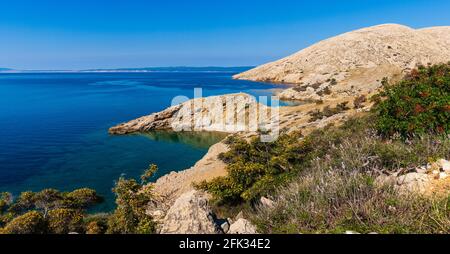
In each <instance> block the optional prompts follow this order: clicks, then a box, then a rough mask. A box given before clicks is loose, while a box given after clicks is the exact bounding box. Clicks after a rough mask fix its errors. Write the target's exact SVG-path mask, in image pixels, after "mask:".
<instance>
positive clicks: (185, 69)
mask: <svg viewBox="0 0 450 254" xmlns="http://www.w3.org/2000/svg"><path fill="white" fill-rule="evenodd" d="M252 68H254V66H237V67H219V66H205V67H190V66H169V67H143V68H117V69H86V70H16V69H9V68H0V73H2V72H3V73H66V72H74V73H78V72H83V73H97V72H102V73H103V72H230V73H240V72H244V71H248V70H250V69H252Z"/></svg>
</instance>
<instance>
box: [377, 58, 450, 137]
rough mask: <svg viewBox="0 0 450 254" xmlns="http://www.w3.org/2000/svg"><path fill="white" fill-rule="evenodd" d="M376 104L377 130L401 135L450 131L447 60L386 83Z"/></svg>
mask: <svg viewBox="0 0 450 254" xmlns="http://www.w3.org/2000/svg"><path fill="white" fill-rule="evenodd" d="M380 96H381V97H382V98H384V100H383V101H381V102H380V103H379V104H378V106H377V107H376V111H377V115H378V125H377V128H378V130H379V131H380V132H381V133H382V134H384V135H388V136H390V135H393V134H394V133H399V134H401V135H402V136H403V137H409V136H411V135H420V134H424V133H430V132H433V133H445V134H448V133H449V132H450V63H448V64H441V65H434V66H430V67H423V66H422V67H419V68H418V69H417V70H413V71H412V72H411V73H410V74H408V75H407V76H406V77H405V78H404V79H403V80H402V81H400V82H398V83H396V84H389V83H388V82H386V81H385V90H384V91H383V92H382V93H381V94H380Z"/></svg>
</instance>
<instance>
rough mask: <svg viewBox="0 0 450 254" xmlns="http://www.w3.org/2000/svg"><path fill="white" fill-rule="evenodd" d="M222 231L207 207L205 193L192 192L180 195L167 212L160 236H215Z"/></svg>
mask: <svg viewBox="0 0 450 254" xmlns="http://www.w3.org/2000/svg"><path fill="white" fill-rule="evenodd" d="M221 232H222V230H221V229H220V227H219V226H218V225H217V224H216V223H215V217H214V214H213V212H212V210H211V208H210V207H209V205H208V199H207V196H206V194H205V193H203V192H200V191H196V190H192V191H190V192H186V193H184V194H182V195H181V196H180V197H179V198H178V199H177V200H176V201H175V203H174V204H173V205H172V206H171V207H170V209H169V210H168V211H167V214H166V216H165V217H164V219H163V221H162V225H161V230H160V233H161V234H216V233H221Z"/></svg>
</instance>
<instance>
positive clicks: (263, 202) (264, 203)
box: [259, 197, 275, 208]
mask: <svg viewBox="0 0 450 254" xmlns="http://www.w3.org/2000/svg"><path fill="white" fill-rule="evenodd" d="M259 202H260V203H261V205H262V206H264V207H267V208H274V207H275V202H273V200H271V199H268V198H266V197H261V199H260V200H259Z"/></svg>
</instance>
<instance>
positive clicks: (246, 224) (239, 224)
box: [228, 218, 257, 234]
mask: <svg viewBox="0 0 450 254" xmlns="http://www.w3.org/2000/svg"><path fill="white" fill-rule="evenodd" d="M256 233H257V232H256V227H255V226H254V225H253V224H252V223H250V221H248V220H246V219H243V218H240V219H238V220H237V221H236V222H234V223H233V224H231V226H230V229H229V231H228V234H256Z"/></svg>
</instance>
